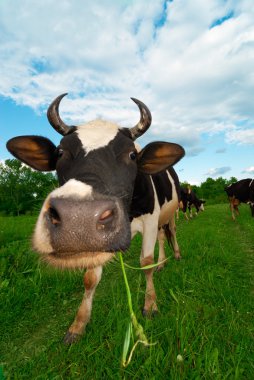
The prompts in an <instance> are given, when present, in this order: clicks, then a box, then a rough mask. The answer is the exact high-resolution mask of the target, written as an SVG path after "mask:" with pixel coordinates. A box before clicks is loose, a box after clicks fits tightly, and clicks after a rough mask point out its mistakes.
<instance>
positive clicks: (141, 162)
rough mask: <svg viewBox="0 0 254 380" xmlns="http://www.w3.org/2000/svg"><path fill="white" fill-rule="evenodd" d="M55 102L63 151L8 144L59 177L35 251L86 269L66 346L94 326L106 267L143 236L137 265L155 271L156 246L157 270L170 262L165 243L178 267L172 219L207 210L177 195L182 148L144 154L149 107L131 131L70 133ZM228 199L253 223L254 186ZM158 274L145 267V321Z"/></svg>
mask: <svg viewBox="0 0 254 380" xmlns="http://www.w3.org/2000/svg"><path fill="white" fill-rule="evenodd" d="M65 95H66V94H63V95H60V96H58V97H57V98H56V99H55V100H54V101H53V102H52V104H51V105H50V106H49V109H48V113H47V116H48V120H49V122H50V124H51V125H52V127H53V128H54V129H55V130H56V131H57V132H58V133H60V134H61V135H62V136H63V138H62V139H61V141H60V144H59V145H58V146H55V144H53V143H52V142H51V141H50V140H49V139H47V138H45V137H41V136H18V137H14V138H13V139H11V140H9V141H8V143H7V148H8V150H9V151H10V152H11V153H12V154H13V155H14V156H15V157H16V158H18V159H19V160H21V161H22V162H24V163H25V164H27V165H29V166H31V167H32V168H34V169H36V170H39V171H51V170H56V172H57V176H58V180H59V188H57V189H55V190H53V191H52V192H51V193H50V194H49V195H48V196H47V198H46V200H45V202H44V204H43V206H42V209H41V211H40V214H39V217H38V220H37V223H36V227H35V231H34V235H33V248H34V249H35V250H36V251H38V252H39V253H40V254H41V256H42V257H43V259H44V260H46V261H47V262H48V263H50V264H51V265H54V266H56V267H60V268H85V269H86V273H85V275H84V286H85V293H84V297H83V300H82V303H81V305H80V307H79V309H78V312H77V315H76V317H75V320H74V322H73V323H72V325H71V326H70V328H69V330H68V332H67V334H66V335H65V339H64V341H65V343H67V344H70V343H73V342H74V341H76V340H77V339H78V337H79V336H80V335H81V334H82V333H83V331H84V328H85V326H86V325H87V323H88V322H89V319H90V316H91V310H92V302H93V296H94V292H95V289H96V287H97V285H98V283H99V281H100V279H101V275H102V268H103V265H104V264H105V263H106V262H108V261H110V260H112V259H113V258H114V256H115V253H116V252H117V251H126V250H127V249H128V247H129V246H130V242H131V239H132V237H133V236H134V235H135V234H136V233H137V232H140V233H141V234H142V249H141V256H140V264H141V266H142V267H147V266H148V265H150V264H153V263H154V248H155V244H156V241H157V240H158V242H159V258H158V263H159V267H158V269H161V268H162V267H163V261H164V260H165V251H164V241H165V239H166V238H167V240H168V242H169V243H170V244H171V246H172V248H173V251H174V256H175V258H176V259H180V258H181V255H180V249H179V246H178V243H177V239H176V226H175V214H176V213H177V211H178V210H179V207H180V209H182V210H183V212H184V214H185V216H186V218H187V214H186V211H187V209H189V211H190V217H191V216H192V213H191V208H192V206H194V207H195V208H196V212H197V213H198V212H199V211H200V210H204V201H203V200H199V199H198V198H197V197H196V196H195V194H194V193H193V192H192V191H191V189H190V188H187V189H182V188H180V184H179V179H178V176H177V174H176V172H175V170H174V169H173V165H174V164H176V163H177V162H178V161H179V160H180V159H181V158H182V157H183V156H184V154H185V151H184V149H183V147H182V146H180V145H178V144H175V143H169V142H161V141H159V142H152V143H150V144H148V145H147V146H145V147H144V148H143V149H140V147H139V146H138V144H136V142H135V140H136V139H137V138H138V137H139V136H141V135H142V134H143V133H145V132H146V131H147V129H148V128H149V127H150V125H151V121H152V117H151V113H150V111H149V109H148V108H147V106H146V105H145V104H144V103H142V102H141V101H139V100H137V99H134V98H132V100H133V101H134V102H135V103H136V104H137V106H138V107H139V110H140V120H139V122H138V123H137V124H136V125H135V126H134V127H131V128H121V127H119V126H118V125H116V124H113V123H110V122H106V121H102V120H94V121H91V122H88V123H86V124H85V125H81V126H68V125H66V124H65V123H64V122H63V120H62V119H61V118H60V116H59V104H60V101H61V99H62V98H63V97H64V96H65ZM226 192H227V194H228V197H229V200H230V207H231V210H232V217H233V218H235V216H234V211H238V205H239V203H240V202H246V203H249V204H250V206H251V210H252V215H253V216H254V181H253V180H250V179H246V180H242V181H239V182H238V183H235V184H232V185H230V186H229V187H228V188H227V189H226ZM153 272H154V269H153V268H151V266H148V268H147V269H145V270H144V273H145V276H146V293H145V302H144V308H143V314H144V315H153V314H155V313H156V312H157V310H158V309H157V304H156V292H155V288H154V283H153Z"/></svg>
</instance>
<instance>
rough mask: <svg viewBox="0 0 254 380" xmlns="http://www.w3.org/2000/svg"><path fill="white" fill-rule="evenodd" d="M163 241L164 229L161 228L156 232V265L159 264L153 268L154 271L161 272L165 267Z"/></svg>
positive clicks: (164, 237)
mask: <svg viewBox="0 0 254 380" xmlns="http://www.w3.org/2000/svg"><path fill="white" fill-rule="evenodd" d="M165 239H166V236H165V231H164V228H163V227H161V228H159V231H158V243H159V257H158V264H159V263H160V264H159V265H158V266H157V267H156V268H155V269H156V271H160V270H162V269H163V268H164V266H165V262H163V261H164V260H166V255H165V245H164V242H165Z"/></svg>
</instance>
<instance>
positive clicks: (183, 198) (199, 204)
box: [177, 186, 205, 220]
mask: <svg viewBox="0 0 254 380" xmlns="http://www.w3.org/2000/svg"><path fill="white" fill-rule="evenodd" d="M204 204H205V201H204V200H202V199H198V197H197V196H196V194H195V193H194V191H193V190H191V188H190V186H188V187H187V188H184V187H181V189H180V204H179V208H180V209H181V210H182V211H183V213H184V217H185V219H187V220H188V219H189V218H188V216H187V213H186V211H187V208H188V210H189V216H190V218H192V217H193V215H192V207H195V209H196V215H197V214H198V213H199V211H204ZM178 213H179V210H178V211H177V219H178V218H179V215H178Z"/></svg>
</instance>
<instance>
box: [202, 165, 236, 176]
mask: <svg viewBox="0 0 254 380" xmlns="http://www.w3.org/2000/svg"><path fill="white" fill-rule="evenodd" d="M230 170H231V167H230V166H223V167H221V168H211V169H209V170H208V172H207V173H206V175H207V176H208V177H218V176H221V175H222V174H225V173H227V172H229V171H230Z"/></svg>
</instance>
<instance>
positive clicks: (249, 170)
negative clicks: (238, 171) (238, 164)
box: [242, 166, 254, 174]
mask: <svg viewBox="0 0 254 380" xmlns="http://www.w3.org/2000/svg"><path fill="white" fill-rule="evenodd" d="M242 172H243V173H249V174H254V166H250V167H249V168H246V169H244V170H243V171H242Z"/></svg>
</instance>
